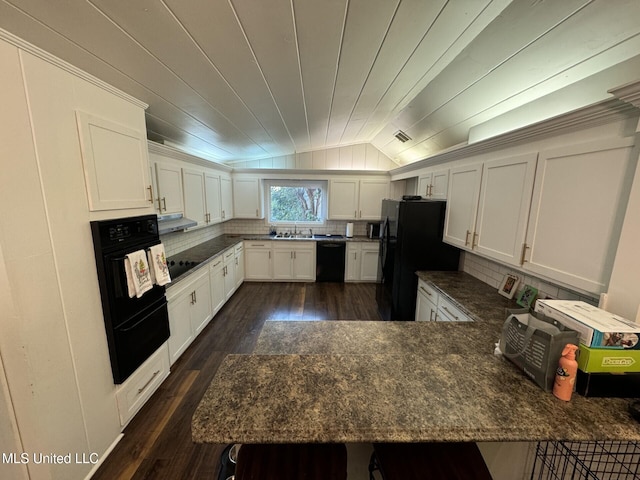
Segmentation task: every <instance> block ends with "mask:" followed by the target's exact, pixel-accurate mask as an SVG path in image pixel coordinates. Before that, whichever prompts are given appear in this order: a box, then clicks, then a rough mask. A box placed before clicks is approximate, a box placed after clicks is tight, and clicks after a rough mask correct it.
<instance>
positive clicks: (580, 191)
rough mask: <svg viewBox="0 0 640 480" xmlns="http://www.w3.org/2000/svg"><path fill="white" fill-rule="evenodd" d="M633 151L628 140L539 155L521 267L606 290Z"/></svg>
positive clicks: (590, 289)
mask: <svg viewBox="0 0 640 480" xmlns="http://www.w3.org/2000/svg"><path fill="white" fill-rule="evenodd" d="M632 151H633V138H627V139H610V140H609V139H608V140H600V141H597V142H589V143H587V144H580V145H573V146H568V147H562V148H557V149H553V150H547V151H543V152H541V153H540V160H539V162H538V170H537V173H536V178H535V187H534V191H533V199H532V205H531V212H530V215H529V225H528V232H527V237H526V246H525V248H526V252H525V255H524V260H525V263H524V268H525V269H527V270H529V271H532V272H535V273H537V274H541V275H544V276H546V277H549V278H551V279H554V280H558V281H560V282H563V283H565V284H568V285H572V286H575V287H577V288H580V289H583V290H586V291H588V292H593V293H600V292H603V291H606V289H607V285H608V282H609V277H610V275H611V269H612V268H613V259H614V257H615V254H616V247H617V245H618V239H619V235H620V230H621V228H622V221H623V216H624V212H625V207H626V201H627V198H628V195H629V191H630V188H631V182H632V177H633V169H634V168H635V160H634V159H633V153H632ZM636 156H637V153H636Z"/></svg>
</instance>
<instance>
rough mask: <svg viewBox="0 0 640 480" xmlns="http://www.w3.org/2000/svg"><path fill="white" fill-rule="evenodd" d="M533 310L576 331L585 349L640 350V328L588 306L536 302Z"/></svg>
mask: <svg viewBox="0 0 640 480" xmlns="http://www.w3.org/2000/svg"><path fill="white" fill-rule="evenodd" d="M535 311H536V312H539V313H543V314H544V315H547V316H548V317H551V318H555V319H556V320H558V321H559V322H561V323H562V324H564V325H566V326H567V327H569V328H571V329H573V330H576V331H577V332H578V333H579V334H580V343H582V344H584V345H586V346H587V347H591V348H608V349H609V348H610V349H625V350H627V349H634V350H640V344H639V342H638V339H639V338H640V325H638V324H637V323H634V322H631V321H629V320H626V319H624V318H622V317H619V316H618V315H615V314H613V313H610V312H607V311H606V310H602V309H601V308H598V307H594V306H593V305H589V304H588V303H585V302H578V301H573V300H538V301H537V302H536V308H535Z"/></svg>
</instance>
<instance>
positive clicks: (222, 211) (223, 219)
mask: <svg viewBox="0 0 640 480" xmlns="http://www.w3.org/2000/svg"><path fill="white" fill-rule="evenodd" d="M222 219H223V220H224V210H222Z"/></svg>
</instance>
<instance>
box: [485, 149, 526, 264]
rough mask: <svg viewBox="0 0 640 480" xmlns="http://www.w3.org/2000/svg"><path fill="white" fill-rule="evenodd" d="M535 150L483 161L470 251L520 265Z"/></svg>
mask: <svg viewBox="0 0 640 480" xmlns="http://www.w3.org/2000/svg"><path fill="white" fill-rule="evenodd" d="M537 159H538V155H537V153H530V154H526V155H519V156H517V157H514V158H504V159H500V160H493V161H491V162H486V163H485V164H484V167H483V171H482V185H481V187H480V203H479V205H478V219H477V221H476V226H475V232H474V233H473V240H474V241H473V243H474V250H476V251H477V252H478V253H481V254H483V255H486V256H488V257H491V258H494V259H496V260H499V261H501V262H505V263H509V264H511V265H518V266H519V265H520V256H521V252H522V249H523V244H524V241H525V235H526V229H527V220H528V217H529V207H530V205H531V192H532V190H533V179H534V177H535V171H536V161H537Z"/></svg>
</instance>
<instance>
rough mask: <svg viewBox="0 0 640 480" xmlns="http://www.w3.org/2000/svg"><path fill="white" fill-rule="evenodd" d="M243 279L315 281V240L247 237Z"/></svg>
mask: <svg viewBox="0 0 640 480" xmlns="http://www.w3.org/2000/svg"><path fill="white" fill-rule="evenodd" d="M244 260H245V261H244V268H245V280H256V281H269V280H275V281H280V282H291V281H298V282H315V280H316V242H305V241H298V240H274V241H265V242H257V241H253V242H252V241H248V242H245V247H244Z"/></svg>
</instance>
